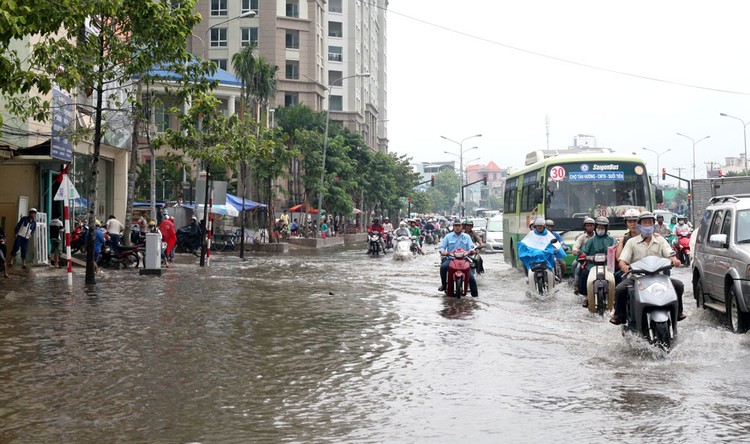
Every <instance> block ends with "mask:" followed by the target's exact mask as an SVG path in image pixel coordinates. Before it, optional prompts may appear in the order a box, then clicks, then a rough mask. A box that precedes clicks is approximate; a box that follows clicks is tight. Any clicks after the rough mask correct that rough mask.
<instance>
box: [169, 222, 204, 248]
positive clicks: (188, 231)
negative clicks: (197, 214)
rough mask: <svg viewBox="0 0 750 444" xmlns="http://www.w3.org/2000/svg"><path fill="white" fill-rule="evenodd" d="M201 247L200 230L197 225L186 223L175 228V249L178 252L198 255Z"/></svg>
mask: <svg viewBox="0 0 750 444" xmlns="http://www.w3.org/2000/svg"><path fill="white" fill-rule="evenodd" d="M200 249H201V230H200V227H198V226H193V225H186V226H184V227H182V228H180V229H178V230H177V243H176V244H175V250H176V251H177V252H179V253H192V254H194V255H199V254H200Z"/></svg>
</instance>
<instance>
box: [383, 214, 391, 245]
mask: <svg viewBox="0 0 750 444" xmlns="http://www.w3.org/2000/svg"><path fill="white" fill-rule="evenodd" d="M383 232H384V233H385V236H386V239H387V238H390V240H391V241H393V237H392V236H393V224H392V223H391V220H390V219H388V218H387V217H384V218H383Z"/></svg>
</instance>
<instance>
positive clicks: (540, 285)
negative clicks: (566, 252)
mask: <svg viewBox="0 0 750 444" xmlns="http://www.w3.org/2000/svg"><path fill="white" fill-rule="evenodd" d="M555 243H557V239H552V240H550V243H549V245H548V247H547V249H545V250H540V253H538V254H535V255H534V256H533V257H530V258H529V262H530V263H528V264H527V268H528V285H529V292H530V293H531V294H533V293H538V294H540V295H546V294H548V293H549V292H550V290H552V288H554V286H555V281H556V279H555V270H554V268H552V269H550V265H549V262H548V261H547V257H549V255H552V261H553V262H554V254H555V253H554V250H555V246H554V244H555ZM545 256H547V257H545ZM519 258H521V257H520V256H519ZM523 259H524V258H521V260H523ZM524 263H526V262H524Z"/></svg>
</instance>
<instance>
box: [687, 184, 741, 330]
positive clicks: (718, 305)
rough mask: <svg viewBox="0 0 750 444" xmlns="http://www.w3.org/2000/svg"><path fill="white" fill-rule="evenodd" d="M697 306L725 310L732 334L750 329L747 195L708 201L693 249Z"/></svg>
mask: <svg viewBox="0 0 750 444" xmlns="http://www.w3.org/2000/svg"><path fill="white" fill-rule="evenodd" d="M693 256H694V262H693V294H694V295H695V300H696V302H697V304H698V307H703V308H710V309H712V310H716V311H719V312H721V313H725V314H726V317H727V323H728V324H729V327H730V328H731V329H732V331H734V332H735V333H744V332H746V331H747V330H748V329H750V280H749V279H750V194H737V195H734V196H717V197H714V198H712V199H711V201H710V202H709V205H708V208H707V209H706V213H705V214H704V215H703V219H702V222H701V225H700V227H699V229H698V232H697V238H696V241H695V251H694V252H693Z"/></svg>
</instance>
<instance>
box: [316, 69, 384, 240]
mask: <svg viewBox="0 0 750 444" xmlns="http://www.w3.org/2000/svg"><path fill="white" fill-rule="evenodd" d="M352 77H370V73H369V72H363V73H360V74H353V75H350V76H346V77H339V78H338V79H336V80H334V81H333V82H331V83H330V84H329V85H328V87H327V88H326V91H328V103H327V104H326V132H325V136H323V170H322V171H321V172H320V191H319V192H318V226H317V227H315V233H316V237H317V233H318V230H320V213H321V212H322V211H323V186H324V184H325V175H326V151H328V124H329V122H330V121H331V88H333V87H334V86H335V85H336V83H338V82H341V83H342V85H343V82H344V80H346V79H351V78H352Z"/></svg>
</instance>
